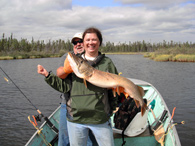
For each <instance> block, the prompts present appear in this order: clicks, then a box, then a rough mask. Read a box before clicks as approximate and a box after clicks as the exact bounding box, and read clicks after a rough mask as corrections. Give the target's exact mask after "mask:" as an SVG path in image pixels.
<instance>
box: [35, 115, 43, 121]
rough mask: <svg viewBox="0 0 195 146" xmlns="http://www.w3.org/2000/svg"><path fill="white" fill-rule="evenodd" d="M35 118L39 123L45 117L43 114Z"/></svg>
mask: <svg viewBox="0 0 195 146" xmlns="http://www.w3.org/2000/svg"><path fill="white" fill-rule="evenodd" d="M34 117H35V119H36V121H38V122H41V119H42V117H43V115H42V114H41V115H40V114H39V115H34Z"/></svg>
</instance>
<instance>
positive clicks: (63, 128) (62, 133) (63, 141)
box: [56, 33, 84, 146]
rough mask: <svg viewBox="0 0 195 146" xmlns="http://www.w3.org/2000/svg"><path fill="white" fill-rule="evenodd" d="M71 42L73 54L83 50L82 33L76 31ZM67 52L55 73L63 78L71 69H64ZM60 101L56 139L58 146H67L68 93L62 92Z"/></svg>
mask: <svg viewBox="0 0 195 146" xmlns="http://www.w3.org/2000/svg"><path fill="white" fill-rule="evenodd" d="M71 43H72V44H73V45H74V46H73V52H74V54H77V53H82V52H83V51H84V48H83V39H82V33H76V34H75V35H74V36H73V38H72V40H71ZM66 56H67V54H64V55H63V56H62V57H61V58H62V59H61V62H60V67H59V68H58V69H57V71H56V74H57V76H58V77H60V78H62V79H65V78H66V77H67V76H68V74H69V73H71V72H72V71H69V70H68V67H67V68H66V70H64V60H65V59H66ZM61 98H62V102H61V109H60V122H59V139H58V146H69V145H70V144H69V137H68V131H67V130H68V129H67V121H66V113H67V110H66V101H67V100H68V98H69V94H64V95H62V96H61Z"/></svg>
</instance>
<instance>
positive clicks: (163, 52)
mask: <svg viewBox="0 0 195 146" xmlns="http://www.w3.org/2000/svg"><path fill="white" fill-rule="evenodd" d="M144 57H147V58H150V59H152V60H154V61H173V62H195V48H185V47H184V48H180V47H175V48H170V49H166V48H164V49H160V50H157V51H155V52H151V53H145V54H144Z"/></svg>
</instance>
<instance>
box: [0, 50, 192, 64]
mask: <svg viewBox="0 0 195 146" xmlns="http://www.w3.org/2000/svg"><path fill="white" fill-rule="evenodd" d="M105 54H108V55H143V57H145V58H149V59H151V60H154V61H158V62H170V61H171V62H195V55H193V54H192V55H191V54H156V53H155V52H151V53H148V52H109V53H105ZM61 56H62V55H60V54H54V55H51V54H49V55H48V54H46V55H28V56H26V55H24V56H22V55H19V56H14V57H13V56H12V55H7V56H0V60H14V59H38V58H59V57H61Z"/></svg>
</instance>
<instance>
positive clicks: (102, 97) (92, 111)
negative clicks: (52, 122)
mask: <svg viewBox="0 0 195 146" xmlns="http://www.w3.org/2000/svg"><path fill="white" fill-rule="evenodd" d="M83 41H84V42H83V44H84V49H85V53H84V54H82V55H81V58H79V57H77V56H75V55H74V54H71V53H69V54H68V57H67V58H66V60H65V66H66V67H67V66H68V65H66V64H69V65H70V66H71V69H72V70H73V72H74V73H72V74H71V79H69V78H66V79H64V80H62V79H60V78H58V77H57V76H55V75H54V74H52V73H48V72H47V71H46V70H45V69H44V68H43V67H42V66H40V65H38V73H40V74H43V75H44V76H46V78H45V80H46V82H47V83H48V84H49V85H50V86H51V87H53V88H54V89H56V90H58V91H60V92H63V93H65V92H69V91H70V99H69V100H68V102H67V107H68V113H67V118H68V121H67V125H68V128H69V129H71V130H69V131H68V134H69V140H70V145H76V146H77V145H78V146H80V145H86V144H87V137H88V131H89V129H90V130H92V132H93V134H94V136H95V138H96V141H97V143H98V145H101V146H114V140H113V132H112V127H111V125H110V116H111V115H112V113H113V110H114V109H115V106H114V105H113V106H112V103H111V101H113V99H115V100H116V98H115V97H113V94H112V92H111V89H112V88H113V89H114V88H117V87H118V86H121V87H122V88H123V89H124V92H127V93H128V94H129V95H130V96H132V97H133V98H134V99H136V101H137V105H138V106H139V105H141V106H142V107H144V106H145V105H144V102H143V99H142V95H141V92H140V89H139V88H138V87H137V86H135V85H134V84H133V83H132V82H131V81H127V79H125V78H123V77H118V75H116V74H118V72H117V69H116V67H115V65H114V64H113V62H112V60H111V59H110V58H108V57H106V56H105V55H102V54H101V53H100V52H99V51H98V49H99V46H101V44H102V35H101V32H100V31H99V30H98V29H96V28H93V27H91V28H88V29H86V30H85V32H84V34H83ZM89 64H90V65H89ZM92 66H93V67H92ZM108 72H109V73H108ZM115 80H116V81H115ZM86 81H88V82H86ZM118 82H119V84H117V83H118ZM123 83H124V85H125V86H123ZM130 88H132V89H130ZM109 89H110V90H109ZM131 90H132V91H131ZM118 93H119V92H118ZM119 94H120V93H119ZM143 113H144V108H143Z"/></svg>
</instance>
